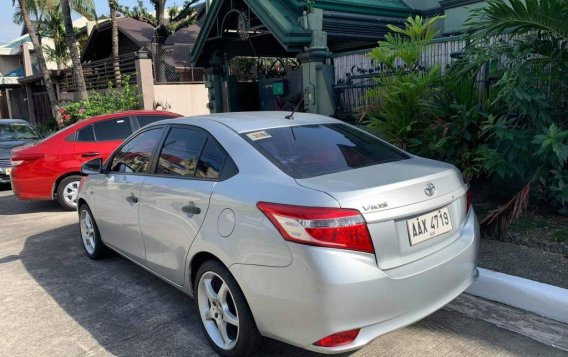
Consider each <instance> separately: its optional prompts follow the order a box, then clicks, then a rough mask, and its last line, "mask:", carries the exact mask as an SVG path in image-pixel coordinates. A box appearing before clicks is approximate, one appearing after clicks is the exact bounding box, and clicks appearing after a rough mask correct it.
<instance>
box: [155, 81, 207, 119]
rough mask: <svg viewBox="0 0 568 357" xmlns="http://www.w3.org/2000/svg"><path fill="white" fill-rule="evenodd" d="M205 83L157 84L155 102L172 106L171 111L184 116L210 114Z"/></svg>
mask: <svg viewBox="0 0 568 357" xmlns="http://www.w3.org/2000/svg"><path fill="white" fill-rule="evenodd" d="M207 96H208V92H207V88H205V85H204V84H156V85H154V102H156V103H159V102H161V103H162V104H163V105H169V106H171V107H170V108H169V110H170V111H172V112H174V113H178V114H181V115H184V116H191V115H203V114H209V109H207V107H206V105H207V102H208V101H209V99H208V97H207Z"/></svg>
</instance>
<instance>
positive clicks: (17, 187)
mask: <svg viewBox="0 0 568 357" xmlns="http://www.w3.org/2000/svg"><path fill="white" fill-rule="evenodd" d="M29 166H31V165H25V166H22V167H20V166H16V167H14V168H13V169H12V173H11V178H10V179H11V183H12V191H13V192H14V195H15V196H16V197H17V198H19V199H20V200H52V199H53V184H54V181H55V180H54V178H51V177H42V176H38V175H37V174H36V173H35V172H34V170H33V169H32V168H30V167H29Z"/></svg>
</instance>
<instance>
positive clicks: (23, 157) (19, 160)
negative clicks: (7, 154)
mask: <svg viewBox="0 0 568 357" xmlns="http://www.w3.org/2000/svg"><path fill="white" fill-rule="evenodd" d="M43 157H45V154H12V158H11V161H12V167H16V166H20V165H23V164H26V163H29V162H32V161H35V160H39V159H41V158H43Z"/></svg>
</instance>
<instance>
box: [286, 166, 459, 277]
mask: <svg viewBox="0 0 568 357" xmlns="http://www.w3.org/2000/svg"><path fill="white" fill-rule="evenodd" d="M296 181H297V182H298V184H300V185H302V186H304V187H308V188H311V189H315V190H319V191H323V192H326V193H327V194H329V195H331V196H332V197H334V198H335V199H336V200H337V201H338V202H339V204H340V206H341V207H342V208H352V209H357V210H359V211H360V212H361V213H362V214H363V217H364V218H365V220H366V221H367V225H368V228H369V231H370V233H371V236H372V239H373V244H374V246H375V253H376V255H377V262H378V265H379V266H380V267H381V268H382V269H391V268H394V267H397V266H401V265H404V264H407V263H409V262H412V261H414V260H417V259H420V258H422V257H424V256H427V255H429V254H432V253H433V252H435V251H438V250H439V249H442V248H443V247H445V246H447V245H448V244H451V242H453V241H454V240H455V239H456V238H457V236H458V234H457V232H458V231H459V227H460V226H461V225H462V223H463V221H464V220H465V205H466V198H465V193H466V191H467V188H466V185H464V183H463V180H462V177H461V175H460V173H459V171H458V170H456V169H455V168H454V167H453V166H452V165H449V164H445V163H442V162H437V161H432V160H428V159H423V158H417V157H412V158H410V159H407V160H401V161H396V162H390V163H385V164H380V165H374V166H368V167H364V168H360V169H354V170H347V171H342V172H338V173H333V174H329V175H323V176H318V177H312V178H307V179H297V180H296ZM432 186H433V187H432ZM445 209H447V211H446V210H445ZM433 211H436V212H438V211H440V215H442V214H443V213H444V212H446V213H447V214H449V217H448V220H451V224H452V230H451V231H449V232H445V233H442V234H439V235H436V236H434V237H431V238H430V237H428V238H426V239H424V240H423V241H420V242H419V239H415V240H414V241H413V242H411V240H410V236H411V235H412V234H413V233H416V232H412V229H411V232H410V233H409V226H408V225H407V221H408V220H417V218H418V217H421V216H423V215H425V214H427V213H430V212H433ZM424 219H426V218H424ZM417 221H419V220H417ZM418 223H420V222H418ZM424 223H426V224H427V225H428V226H429V225H430V224H431V222H430V221H428V222H424ZM415 229H418V225H417V226H416V227H415ZM420 229H422V225H421V226H420ZM432 231H434V233H435V232H437V231H441V228H438V229H436V228H434V229H432ZM442 231H443V230H442ZM424 236H425V235H424Z"/></svg>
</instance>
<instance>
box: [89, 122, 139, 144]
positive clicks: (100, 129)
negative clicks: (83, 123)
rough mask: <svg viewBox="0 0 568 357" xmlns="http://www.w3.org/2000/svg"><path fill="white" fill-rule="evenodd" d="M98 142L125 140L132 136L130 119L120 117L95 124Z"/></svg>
mask: <svg viewBox="0 0 568 357" xmlns="http://www.w3.org/2000/svg"><path fill="white" fill-rule="evenodd" d="M93 129H94V130H95V138H96V139H97V141H111V140H124V139H126V138H127V137H129V136H130V134H132V127H131V126H130V119H129V118H128V117H120V118H114V119H109V120H104V121H100V122H97V123H94V124H93Z"/></svg>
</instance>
